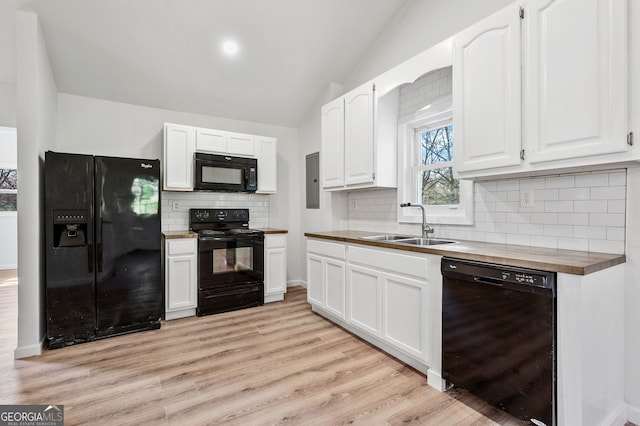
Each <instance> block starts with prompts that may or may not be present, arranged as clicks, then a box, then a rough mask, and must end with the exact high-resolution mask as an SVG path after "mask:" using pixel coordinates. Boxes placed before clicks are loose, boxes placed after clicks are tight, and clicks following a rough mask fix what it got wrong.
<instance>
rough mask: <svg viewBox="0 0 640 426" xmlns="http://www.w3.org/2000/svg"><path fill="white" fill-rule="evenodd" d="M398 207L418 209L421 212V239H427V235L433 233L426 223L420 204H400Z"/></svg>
mask: <svg viewBox="0 0 640 426" xmlns="http://www.w3.org/2000/svg"><path fill="white" fill-rule="evenodd" d="M400 207H420V209H421V210H422V238H429V234H433V233H434V232H435V231H434V229H433V228H432V227H431V226H429V224H428V223H427V215H426V213H425V211H424V206H423V205H422V204H411V203H401V204H400Z"/></svg>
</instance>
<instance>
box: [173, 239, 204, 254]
mask: <svg viewBox="0 0 640 426" xmlns="http://www.w3.org/2000/svg"><path fill="white" fill-rule="evenodd" d="M196 243H197V240H196V239H195V238H178V239H175V240H168V241H167V255H168V256H177V255H181V254H195V253H196Z"/></svg>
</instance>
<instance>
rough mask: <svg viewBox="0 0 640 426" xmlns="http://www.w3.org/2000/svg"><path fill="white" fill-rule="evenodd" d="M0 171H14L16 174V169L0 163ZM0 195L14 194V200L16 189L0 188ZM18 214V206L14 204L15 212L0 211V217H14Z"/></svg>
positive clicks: (13, 166)
mask: <svg viewBox="0 0 640 426" xmlns="http://www.w3.org/2000/svg"><path fill="white" fill-rule="evenodd" d="M0 169H4V170H15V171H16V173H17V167H15V165H9V164H5V163H0ZM0 194H15V195H16V198H17V196H18V189H17V188H16V189H9V188H0ZM17 213H18V206H17V204H16V209H15V210H0V216H15V215H17Z"/></svg>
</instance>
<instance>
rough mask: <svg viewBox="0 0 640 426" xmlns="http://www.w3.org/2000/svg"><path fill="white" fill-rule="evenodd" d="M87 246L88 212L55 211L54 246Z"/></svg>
mask: <svg viewBox="0 0 640 426" xmlns="http://www.w3.org/2000/svg"><path fill="white" fill-rule="evenodd" d="M86 244H87V212H86V210H54V212H53V246H54V247H77V246H85V245H86Z"/></svg>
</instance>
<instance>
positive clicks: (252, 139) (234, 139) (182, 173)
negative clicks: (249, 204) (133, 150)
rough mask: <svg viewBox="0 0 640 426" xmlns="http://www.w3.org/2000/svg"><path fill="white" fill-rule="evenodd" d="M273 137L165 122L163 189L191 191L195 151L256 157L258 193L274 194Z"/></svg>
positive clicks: (276, 178) (275, 173) (276, 155)
mask: <svg viewBox="0 0 640 426" xmlns="http://www.w3.org/2000/svg"><path fill="white" fill-rule="evenodd" d="M277 142H278V141H277V139H275V138H271V137H268V136H257V135H248V134H244V133H235V132H228V131H225V130H216V129H205V128H201V127H193V126H184V125H181V124H171V123H165V125H164V150H163V155H164V180H163V189H164V190H165V191H193V175H194V171H193V156H194V153H195V152H204V153H210V154H218V155H233V156H238V157H252V158H257V160H258V190H257V191H256V192H257V193H258V194H275V193H276V191H277V188H278V150H277Z"/></svg>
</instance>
